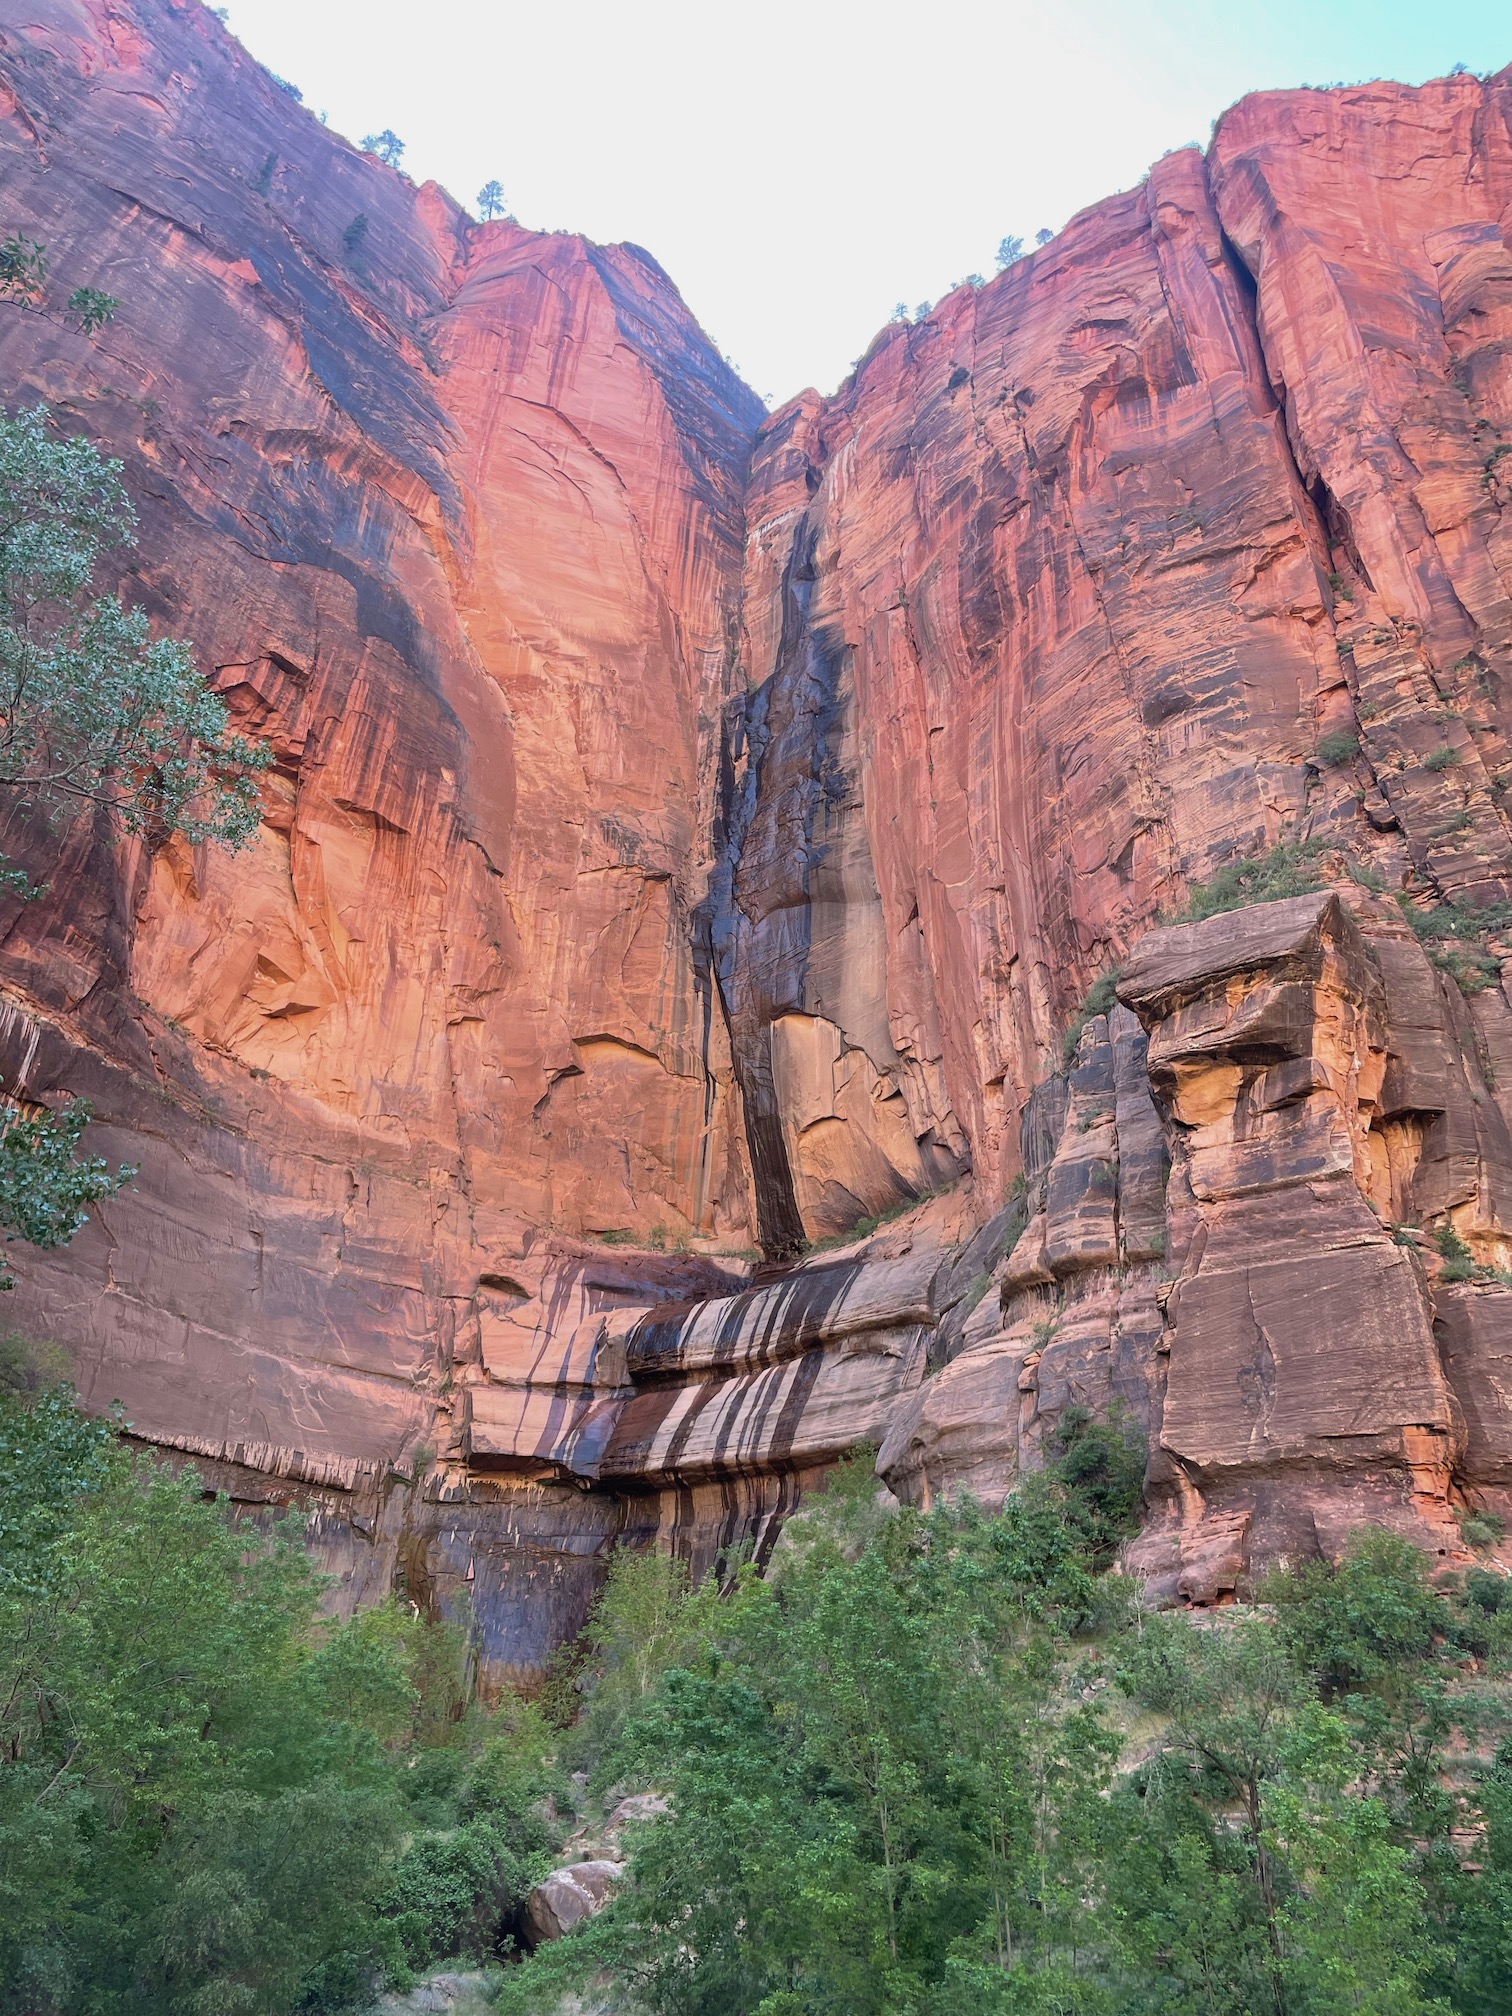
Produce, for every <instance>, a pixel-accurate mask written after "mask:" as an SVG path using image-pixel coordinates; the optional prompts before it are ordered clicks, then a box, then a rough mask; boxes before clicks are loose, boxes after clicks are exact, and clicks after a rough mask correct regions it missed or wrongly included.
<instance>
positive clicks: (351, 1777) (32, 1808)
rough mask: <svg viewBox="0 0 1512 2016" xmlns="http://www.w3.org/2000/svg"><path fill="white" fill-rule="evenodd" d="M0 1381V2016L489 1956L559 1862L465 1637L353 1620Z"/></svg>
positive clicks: (377, 1617) (208, 1994) (198, 2009)
mask: <svg viewBox="0 0 1512 2016" xmlns="http://www.w3.org/2000/svg"><path fill="white" fill-rule="evenodd" d="M5 1366H6V1377H5V1379H4V1381H3V1382H0V2011H3V2012H7V2016H139V2012H140V2016H147V2012H153V2016H159V2012H161V2016H222V2012H230V2016H243V2012H245V2016H283V2012H292V2011H295V2010H296V2009H297V2010H307V2011H312V2010H317V2009H327V2010H336V2009H344V2008H365V2007H367V2006H368V2005H369V2003H370V2001H371V1999H372V1997H373V1995H374V1993H375V1992H376V1990H377V1988H378V1987H379V1986H381V1985H382V1983H383V1982H384V1981H385V1980H388V1981H391V1982H395V1981H397V1982H404V1981H405V1980H407V1979H408V1978H409V1976H410V1970H411V1969H412V1968H414V1967H418V1966H423V1965H426V1964H428V1963H430V1962H431V1961H433V1960H435V1959H437V1958H439V1957H442V1956H445V1955H451V1954H461V1953H467V1954H473V1955H478V1956H484V1955H488V1954H491V1953H493V1952H495V1951H496V1950H498V1949H499V1948H500V1947H501V1944H503V1943H507V1938H508V1932H509V1922H510V1917H511V1914H512V1912H513V1911H514V1909H515V1908H516V1906H517V1904H518V1902H519V1899H520V1897H521V1895H522V1894H523V1891H524V1890H525V1889H526V1888H528V1886H529V1884H530V1883H531V1882H533V1881H534V1880H536V1878H537V1876H538V1874H539V1873H540V1872H541V1870H542V1868H543V1866H544V1863H545V1861H546V1860H547V1859H548V1858H549V1851H550V1849H551V1848H552V1847H553V1846H554V1845H555V1842H554V1836H553V1835H552V1832H551V1829H550V1824H549V1821H548V1820H547V1818H546V1817H545V1814H546V1810H547V1809H545V1808H544V1806H543V1805H542V1795H543V1793H545V1792H546V1791H548V1790H550V1789H551V1788H552V1787H553V1786H555V1785H556V1784H557V1782H558V1781H557V1779H556V1776H555V1773H554V1770H553V1767H552V1766H551V1765H550V1764H549V1762H548V1761H547V1760H546V1756H545V1751H546V1745H547V1741H548V1738H547V1732H546V1729H545V1725H544V1723H542V1722H541V1721H540V1718H539V1717H538V1716H534V1717H533V1716H532V1715H531V1713H530V1712H529V1711H527V1710H523V1709H521V1710H518V1711H516V1712H515V1713H514V1714H512V1715H511V1714H501V1715H497V1716H489V1715H487V1714H485V1713H484V1712H483V1711H482V1710H481V1709H479V1708H478V1707H476V1706H475V1705H469V1690H468V1684H467V1651H466V1644H465V1641H464V1639H463V1637H462V1635H461V1634H460V1633H459V1632H457V1631H455V1630H454V1629H451V1628H449V1627H445V1626H438V1625H432V1624H429V1623H426V1622H424V1621H422V1620H421V1619H420V1618H419V1617H418V1616H417V1615H416V1614H415V1613H414V1611H413V1610H412V1609H411V1607H410V1606H409V1605H407V1604H400V1603H396V1602H388V1603H385V1604H381V1605H379V1606H377V1607H376V1608H374V1609H370V1610H367V1611H364V1612H362V1613H361V1614H360V1615H358V1616H357V1617H356V1618H354V1619H353V1620H351V1621H350V1622H348V1623H345V1624H338V1623H334V1622H331V1621H328V1620H326V1619H325V1618H323V1617H322V1615H321V1595H322V1583H321V1580H320V1578H319V1577H318V1576H317V1575H316V1574H315V1573H314V1571H313V1570H312V1568H311V1565H310V1562H309V1558H308V1556H307V1553H306V1550H305V1548H304V1546H303V1544H302V1536H301V1532H300V1530H299V1527H298V1524H297V1522H295V1521H292V1520H291V1521H285V1522H282V1523H276V1524H274V1525H273V1526H272V1527H271V1529H268V1530H263V1529H260V1528H258V1527H254V1526H250V1525H248V1524H246V1523H242V1522H239V1521H236V1520H234V1519H233V1518H232V1517H231V1516H230V1511H229V1507H228V1506H227V1505H226V1503H225V1501H224V1500H218V1499H216V1498H215V1497H214V1495H213V1494H212V1493H210V1492H208V1491H206V1490H205V1488H204V1487H203V1485H202V1483H201V1481H200V1479H199V1477H198V1476H197V1475H196V1474H195V1472H194V1471H193V1469H190V1468H183V1469H177V1470H176V1469H172V1468H169V1467H167V1466H165V1465H161V1464H158V1463H155V1462H154V1461H152V1460H150V1459H149V1458H147V1457H145V1456H143V1455H140V1454H134V1453H133V1452H132V1451H131V1449H130V1448H129V1446H128V1445H127V1444H126V1443H125V1442H124V1441H123V1440H122V1438H121V1436H120V1434H119V1433H118V1432H117V1429H116V1427H115V1425H113V1424H111V1423H108V1422H100V1421H91V1420H89V1419H87V1418H86V1417H85V1416H84V1415H83V1414H82V1413H81V1412H80V1410H79V1408H78V1406H77V1404H76V1403H75V1401H74V1398H73V1396H72V1394H71V1392H70V1391H69V1390H68V1389H67V1388H65V1387H57V1386H52V1387H48V1386H42V1387H40V1388H32V1387H31V1385H30V1382H29V1381H28V1380H27V1379H26V1378H25V1377H24V1376H22V1375H21V1374H18V1371H17V1367H16V1364H15V1362H14V1353H13V1352H11V1353H8V1354H7V1356H6V1359H5Z"/></svg>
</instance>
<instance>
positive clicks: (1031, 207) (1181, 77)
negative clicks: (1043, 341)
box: [227, 0, 1512, 403]
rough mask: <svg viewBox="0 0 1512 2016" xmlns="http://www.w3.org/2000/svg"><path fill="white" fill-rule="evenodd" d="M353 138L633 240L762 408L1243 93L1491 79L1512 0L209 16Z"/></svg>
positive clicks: (489, 5) (1126, 0)
mask: <svg viewBox="0 0 1512 2016" xmlns="http://www.w3.org/2000/svg"><path fill="white" fill-rule="evenodd" d="M227 15H228V21H229V25H230V27H231V28H232V29H233V30H234V31H235V33H236V34H238V35H239V36H240V37H241V39H242V41H243V42H244V43H245V44H246V46H247V47H248V48H249V49H250V50H251V51H252V53H253V54H254V55H255V56H257V57H258V58H259V59H260V60H261V61H262V62H264V63H266V64H267V65H268V67H269V68H270V69H271V70H274V71H276V72H278V74H279V75H280V76H282V77H285V78H287V79H288V80H289V81H290V82H291V83H293V84H296V85H298V86H299V87H300V89H301V90H302V91H303V93H304V99H305V103H306V104H307V105H309V106H311V107H312V108H313V109H314V110H316V111H317V112H319V111H324V112H326V113H327V114H328V116H329V120H330V124H331V125H332V127H334V128H335V129H336V130H337V131H338V132H341V133H344V134H346V135H347V136H349V137H350V138H351V139H353V140H361V138H362V136H363V135H364V134H365V133H368V132H372V131H374V130H378V129H381V128H383V127H391V128H392V129H393V130H394V131H395V132H396V133H398V135H399V136H400V138H401V139H403V140H404V142H405V144H406V150H407V151H406V153H405V156H404V162H403V165H404V168H405V169H406V171H407V172H408V173H410V174H412V175H413V176H414V177H415V179H416V180H417V181H423V180H425V179H426V178H427V177H434V178H435V179H436V180H437V181H438V182H441V183H443V184H444V185H445V186H446V187H447V188H448V189H449V190H450V191H451V193H452V194H453V196H455V197H456V198H457V199H458V201H459V202H461V203H463V204H465V205H466V206H467V207H468V208H469V209H471V208H473V207H474V203H475V198H476V192H477V191H478V189H479V188H480V187H481V186H482V184H483V183H484V182H486V181H488V180H489V179H490V178H491V177H497V178H498V180H499V181H500V182H502V184H503V185H504V191H505V194H506V197H507V199H508V202H509V205H510V208H511V209H512V210H513V212H514V213H515V215H516V216H517V217H518V218H519V220H520V222H521V223H522V224H527V225H530V226H532V227H533V228H535V229H546V230H570V231H581V232H583V233H585V234H586V235H587V236H588V237H590V238H596V239H599V240H601V241H605V242H611V241H614V240H617V239H625V238H628V239H632V240H633V241H634V242H635V243H637V244H639V245H643V246H645V247H646V249H647V250H648V251H649V252H651V253H652V254H653V255H654V256H655V257H656V258H657V259H658V260H659V261H660V262H661V264H662V265H663V266H664V267H665V268H666V269H667V271H668V272H669V273H670V274H671V275H672V278H673V279H674V280H675V281H676V283H677V285H678V287H679V288H680V290H681V292H682V294H683V298H684V299H685V300H686V301H687V302H688V304H689V306H690V307H691V308H692V310H693V312H694V314H695V315H697V317H698V318H699V320H700V322H702V324H703V326H704V328H705V329H706V330H707V331H708V333H709V335H710V336H711V337H712V338H713V340H714V342H715V343H716V344H717V345H718V346H719V348H720V349H721V350H723V351H724V352H725V353H726V355H727V356H728V357H729V358H730V361H731V362H732V363H733V364H734V365H735V366H736V368H737V369H738V370H739V371H740V373H741V375H742V376H743V377H744V378H745V379H746V380H747V382H748V383H749V384H750V385H751V386H752V387H753V388H754V389H755V390H756V391H757V392H759V393H761V394H762V395H763V396H764V397H766V398H768V399H770V400H771V401H773V402H774V403H776V402H779V401H781V400H784V399H786V398H788V397H789V396H790V395H791V394H793V393H794V392H797V391H799V390H801V389H802V388H803V387H804V386H805V385H816V386H818V387H819V389H820V390H821V391H826V392H828V391H832V390H833V389H834V387H835V386H836V384H838V382H839V380H840V379H841V378H842V377H843V376H844V375H845V373H846V372H847V371H848V370H849V368H850V365H851V362H852V360H853V359H855V358H856V357H858V356H860V354H861V353H862V351H863V350H864V349H865V348H866V346H867V344H868V342H869V341H870V339H871V337H872V335H873V334H874V333H875V331H876V329H877V328H878V327H879V326H880V324H881V323H883V322H885V321H886V320H887V318H888V316H889V315H890V314H891V313H892V310H893V307H894V304H895V303H897V302H899V301H904V302H906V303H907V305H908V306H909V307H910V308H913V307H914V306H916V305H917V304H918V303H920V302H923V301H932V300H935V299H937V298H938V297H939V296H940V295H941V294H943V293H944V292H945V291H946V290H947V289H948V288H949V287H950V286H951V284H952V283H953V282H955V281H957V280H961V279H963V278H965V276H966V275H967V274H968V273H971V272H981V273H988V274H990V273H991V272H992V270H993V255H994V252H995V250H996V248H997V245H998V241H999V240H1000V239H1001V238H1002V237H1003V236H1004V235H1005V234H1006V233H1018V234H1020V235H1022V236H1023V237H1024V238H1025V239H1026V240H1028V241H1031V242H1032V240H1033V236H1034V233H1035V231H1036V230H1038V229H1039V228H1040V227H1041V226H1045V227H1048V228H1050V229H1052V230H1053V229H1057V228H1058V227H1059V226H1060V225H1062V224H1063V223H1065V221H1066V219H1067V218H1068V217H1070V216H1072V215H1073V214H1074V213H1075V212H1076V211H1077V210H1079V209H1082V208H1083V207H1084V206H1085V205H1086V204H1088V203H1093V202H1096V201H1097V199H1098V198H1099V197H1101V196H1106V195H1109V194H1111V193H1112V192H1113V191H1115V190H1117V189H1124V188H1128V187H1130V186H1131V185H1132V184H1134V183H1136V182H1138V181H1139V179H1140V178H1141V176H1142V175H1143V174H1144V172H1145V170H1146V169H1147V168H1148V166H1149V165H1150V163H1151V162H1152V161H1154V160H1155V159H1157V158H1158V157H1159V156H1160V155H1161V154H1164V153H1166V152H1167V151H1168V150H1169V149H1171V148H1173V147H1180V146H1182V145H1184V144H1186V143H1187V142H1190V141H1197V142H1200V143H1203V144H1205V143H1206V141H1207V138H1208V135H1209V132H1210V130H1211V127H1212V122H1213V120H1214V118H1215V117H1216V116H1217V115H1218V113H1220V112H1221V111H1222V110H1223V109H1224V107H1225V106H1227V105H1229V104H1231V103H1232V102H1233V100H1234V99H1236V98H1238V97H1241V96H1242V95H1243V94H1244V93H1245V92H1246V91H1254V90H1261V89H1268V88H1274V87H1276V86H1289V85H1297V84H1333V83H1341V82H1342V83H1356V82H1359V81H1360V80H1362V79H1364V78H1367V77H1398V78H1402V79H1404V80H1406V81H1408V82H1411V83H1418V82H1421V81H1422V80H1423V79H1424V78H1426V77H1432V76H1440V75H1442V74H1443V73H1444V72H1445V71H1447V70H1448V69H1449V68H1450V67H1451V65H1453V64H1455V63H1464V64H1467V65H1468V66H1469V68H1470V69H1472V70H1478V71H1486V70H1493V69H1498V68H1500V67H1501V66H1502V65H1504V64H1506V63H1508V62H1512V8H1509V7H1508V5H1507V0H1429V4H1424V0H1376V4H1369V0H999V4H995V5H994V4H990V0H929V4H923V0H915V4H910V5H902V4H898V0H763V4H761V5H760V6H756V7H751V6H733V5H730V4H728V0H573V4H571V5H562V4H560V0H558V4H555V5H553V4H548V0H533V4H522V0H427V4H425V5H417V4H416V0H229V6H228V8H227Z"/></svg>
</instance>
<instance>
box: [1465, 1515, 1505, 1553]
mask: <svg viewBox="0 0 1512 2016" xmlns="http://www.w3.org/2000/svg"><path fill="white" fill-rule="evenodd" d="M1458 1517H1459V1529H1460V1537H1461V1539H1463V1541H1464V1543H1465V1545H1466V1546H1467V1547H1473V1548H1474V1549H1475V1551H1476V1553H1477V1554H1484V1553H1487V1552H1488V1551H1489V1550H1490V1549H1491V1548H1493V1547H1495V1546H1496V1545H1497V1543H1498V1542H1499V1541H1501V1540H1502V1539H1504V1538H1505V1537H1506V1531H1507V1522H1506V1520H1505V1519H1499V1518H1498V1517H1497V1515H1496V1514H1495V1513H1494V1512H1461V1513H1459V1515H1458Z"/></svg>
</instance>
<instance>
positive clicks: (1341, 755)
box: [1318, 729, 1360, 770]
mask: <svg viewBox="0 0 1512 2016" xmlns="http://www.w3.org/2000/svg"><path fill="white" fill-rule="evenodd" d="M1359 753H1360V738H1359V736H1358V735H1351V734H1349V733H1347V731H1345V730H1343V729H1336V730H1335V731H1334V733H1333V734H1331V735H1325V736H1323V737H1322V739H1321V740H1320V741H1319V743H1318V761H1319V762H1320V763H1321V764H1322V765H1323V766H1324V768H1325V769H1329V770H1332V769H1335V768H1336V767H1337V766H1338V765H1339V764H1340V763H1348V762H1350V761H1351V760H1352V759H1353V758H1354V757H1356V756H1358V755H1359Z"/></svg>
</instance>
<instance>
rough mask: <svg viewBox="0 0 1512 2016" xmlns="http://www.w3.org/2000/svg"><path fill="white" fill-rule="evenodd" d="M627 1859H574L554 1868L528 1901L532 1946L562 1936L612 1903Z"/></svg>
mask: <svg viewBox="0 0 1512 2016" xmlns="http://www.w3.org/2000/svg"><path fill="white" fill-rule="evenodd" d="M624 1873H625V1865H624V1863H623V1862H572V1863H569V1864H568V1865H567V1867H566V1868H565V1869H553V1870H552V1872H551V1874H550V1875H549V1876H547V1877H545V1878H544V1879H543V1880H542V1881H541V1882H539V1883H537V1885H536V1886H535V1888H534V1890H532V1891H531V1893H530V1895H529V1896H528V1897H527V1898H526V1900H525V1936H526V1939H527V1940H528V1941H529V1943H530V1944H531V1945H532V1946H540V1945H543V1944H545V1942H546V1941H547V1940H550V1939H560V1938H562V1937H563V1936H564V1934H566V1933H568V1932H570V1931H571V1930H572V1928H573V1926H574V1925H581V1924H582V1923H583V1921H584V1919H585V1918H593V1917H595V1916H596V1915H597V1914H598V1913H599V1912H600V1911H602V1910H603V1908H604V1906H605V1905H606V1904H607V1903H608V1902H609V1898H610V1895H611V1893H612V1892H613V1889H614V1886H615V1884H616V1883H618V1881H619V1880H620V1878H621V1877H622V1876H623V1875H624Z"/></svg>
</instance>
